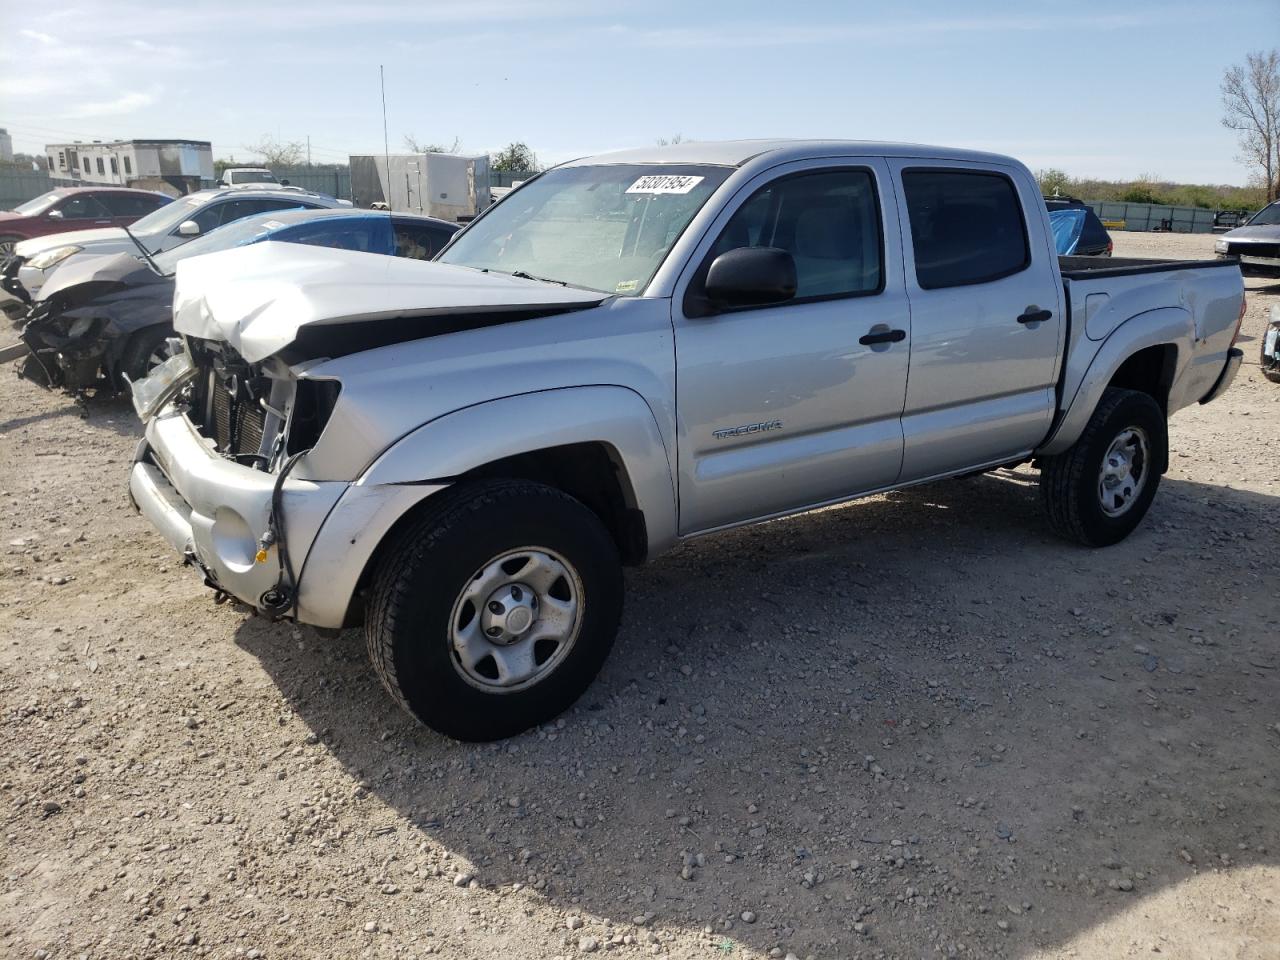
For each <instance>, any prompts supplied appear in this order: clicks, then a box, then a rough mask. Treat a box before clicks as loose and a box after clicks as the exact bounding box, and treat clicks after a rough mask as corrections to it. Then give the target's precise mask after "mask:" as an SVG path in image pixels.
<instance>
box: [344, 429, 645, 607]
mask: <svg viewBox="0 0 1280 960" xmlns="http://www.w3.org/2000/svg"><path fill="white" fill-rule="evenodd" d="M479 479H506V480H533V481H535V482H537V483H545V484H546V485H547V486H551V487H555V488H557V489H558V490H562V491H564V492H565V493H567V494H568V495H569V496H571V497H573V498H574V499H575V500H578V501H580V502H581V503H583V504H585V505H586V506H587V507H588V508H589V509H590V510H591V511H592V512H593V513H594V514H595V515H596V516H597V517H599V518H600V520H601V522H602V523H603V524H604V525H605V529H607V530H608V531H609V534H610V536H612V537H613V542H614V543H615V544H616V545H617V548H618V554H619V556H620V557H621V558H622V562H623V563H624V564H627V565H630V566H634V565H637V564H641V563H643V562H644V560H645V556H646V555H647V553H648V543H649V541H648V534H647V531H646V529H645V520H644V513H643V512H642V511H641V510H640V509H639V508H638V507H637V505H636V499H635V494H634V492H633V491H632V489H631V483H630V481H629V479H628V478H627V474H626V470H625V468H624V467H623V465H622V460H621V458H620V457H619V456H618V453H617V451H616V450H614V449H613V447H611V446H609V445H608V444H605V443H598V442H593V443H571V444H566V445H564V446H558V447H547V448H545V449H542V450H532V451H529V452H528V453H520V454H516V455H515V456H512V457H504V458H503V459H501V460H494V461H493V462H491V463H486V464H484V465H482V466H479V467H475V468H474V469H471V470H468V471H467V472H466V473H464V474H461V475H460V476H457V477H455V478H454V482H455V483H458V484H462V483H466V482H467V481H469V480H479ZM439 495H440V494H437V495H436V496H439ZM432 499H434V498H433V497H428V498H427V499H426V500H423V501H422V502H421V503H419V504H418V505H417V506H415V507H414V508H413V509H412V510H408V511H406V512H405V514H404V516H402V517H400V518H399V519H398V520H397V521H396V522H395V524H393V525H392V527H391V529H389V530H388V531H387V533H386V535H385V536H384V537H383V538H382V541H381V542H380V543H379V544H378V546H377V548H376V549H375V550H374V551H373V553H372V554H371V555H370V556H369V559H368V561H367V562H366V563H365V567H364V571H363V572H362V573H361V575H360V580H359V582H358V583H357V584H356V590H355V594H354V595H353V597H352V599H351V606H350V607H349V609H348V610H347V617H346V624H345V625H346V626H355V625H356V624H358V623H359V622H360V619H361V614H362V608H363V604H364V594H365V592H366V589H367V587H368V585H369V581H370V579H371V578H372V576H373V572H374V570H376V569H377V566H378V561H379V560H380V558H381V556H382V553H383V551H384V550H385V549H386V548H387V547H388V545H389V544H392V543H394V542H395V541H396V539H397V537H398V536H399V535H400V533H401V531H402V530H404V529H405V528H406V527H408V526H409V525H410V524H411V523H412V522H413V520H414V518H415V517H416V516H417V514H418V511H420V510H423V509H426V508H427V507H428V505H429V504H430V502H431V500H432Z"/></svg>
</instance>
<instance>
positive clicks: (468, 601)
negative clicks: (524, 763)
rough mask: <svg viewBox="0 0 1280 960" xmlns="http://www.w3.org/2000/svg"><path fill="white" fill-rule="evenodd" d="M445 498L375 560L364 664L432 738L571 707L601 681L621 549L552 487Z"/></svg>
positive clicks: (491, 484) (531, 720)
mask: <svg viewBox="0 0 1280 960" xmlns="http://www.w3.org/2000/svg"><path fill="white" fill-rule="evenodd" d="M439 496H440V498H441V499H440V502H439V503H437V504H434V505H432V506H430V507H429V508H428V509H427V511H426V512H425V513H424V514H423V515H422V516H421V517H419V518H418V519H417V521H416V522H414V523H413V524H412V525H411V527H410V528H409V529H407V530H406V531H405V532H404V533H402V534H401V535H400V536H399V537H398V538H397V540H396V541H395V542H394V543H393V544H392V545H391V547H390V549H389V550H388V551H387V553H386V554H385V555H384V556H383V557H382V559H381V560H380V562H379V564H378V567H377V570H376V573H375V575H374V581H373V590H372V594H371V597H370V603H369V608H368V610H367V614H366V618H365V639H366V642H367V644H368V647H369V656H370V659H371V660H372V661H373V665H374V668H375V669H376V670H377V672H378V675H379V677H380V678H381V679H382V682H383V683H384V684H385V685H386V687H387V689H388V690H389V691H390V692H391V694H392V695H393V696H394V697H395V698H396V700H397V701H398V702H399V703H400V705H401V706H403V707H404V708H405V709H406V710H408V711H409V712H410V713H411V714H413V715H414V716H415V717H417V718H418V719H419V720H421V721H422V722H423V723H425V724H426V725H427V726H429V727H431V728H432V729H434V730H437V731H439V732H440V733H443V734H445V735H446V736H450V737H454V738H456V739H459V740H497V739H500V738H502V737H509V736H512V735H514V734H517V733H520V732H521V731H523V730H526V729H528V728H529V727H532V726H535V725H536V724H539V723H543V722H544V721H546V720H550V719H551V718H552V717H554V716H556V715H557V714H559V713H560V712H562V711H563V710H565V709H566V708H567V707H569V706H570V705H571V704H572V703H573V702H574V701H575V700H577V699H578V697H579V696H581V695H582V692H583V691H584V690H586V688H587V687H588V686H589V685H590V684H591V681H592V680H593V679H594V678H595V675H596V673H597V672H599V670H600V667H601V665H602V664H603V663H604V660H605V657H606V656H607V655H608V653H609V650H610V649H611V647H612V646H613V641H614V637H615V635H616V633H617V630H618V621H619V618H620V616H621V611H622V567H621V563H620V561H619V559H618V551H617V548H616V547H615V545H614V543H613V540H612V539H611V537H610V536H609V533H608V531H607V530H606V529H605V528H604V525H603V524H602V523H601V522H600V520H599V518H598V517H596V515H595V514H594V513H592V512H591V511H590V510H589V509H587V507H585V506H583V505H582V504H581V503H579V502H578V501H577V500H574V499H573V498H572V497H569V496H567V495H566V494H564V493H561V492H560V491H559V490H556V489H554V488H552V487H547V486H544V485H542V484H537V483H530V482H526V481H514V480H495V481H485V482H482V483H475V484H470V485H467V486H464V487H459V488H457V489H456V490H452V491H448V492H446V493H444V494H440V495H439Z"/></svg>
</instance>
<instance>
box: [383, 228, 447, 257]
mask: <svg viewBox="0 0 1280 960" xmlns="http://www.w3.org/2000/svg"><path fill="white" fill-rule="evenodd" d="M393 229H394V230H395V251H394V252H395V255H396V256H397V257H408V258H409V259H411V260H430V259H431V258H432V257H434V256H435V255H436V254H437V253H439V252H440V251H441V250H442V249H444V245H445V244H446V243H448V242H449V238H450V237H452V236H453V235H454V233H456V232H457V231H454V230H449V229H448V228H446V227H438V226H435V225H434V224H427V223H415V222H413V221H412V220H401V219H398V218H397V219H396V220H394V222H393Z"/></svg>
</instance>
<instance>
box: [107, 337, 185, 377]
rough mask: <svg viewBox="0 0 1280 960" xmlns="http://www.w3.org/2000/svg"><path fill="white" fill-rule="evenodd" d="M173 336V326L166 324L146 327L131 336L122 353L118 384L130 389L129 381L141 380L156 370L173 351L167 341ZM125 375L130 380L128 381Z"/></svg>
mask: <svg viewBox="0 0 1280 960" xmlns="http://www.w3.org/2000/svg"><path fill="white" fill-rule="evenodd" d="M171 336H173V328H172V327H169V326H168V325H166V324H158V325H157V326H154V327H144V328H143V329H141V330H138V331H136V332H135V333H134V334H132V335H131V336H130V337H129V342H128V343H127V344H125V348H124V352H123V353H121V355H120V367H119V370H118V371H117V375H116V378H115V379H116V386H117V387H119V388H120V389H121V390H128V389H129V381H137V380H141V379H142V378H143V377H145V376H147V375H148V374H149V373H151V371H152V370H154V369H155V368H156V367H157V366H158V365H159V363H161V362H163V361H164V360H167V359H168V358H169V357H170V356H171V355H172V351H171V350H169V349H168V347H167V345H166V343H165V341H166V340H168V338H169V337H171ZM125 377H128V378H129V380H128V381H126V380H125Z"/></svg>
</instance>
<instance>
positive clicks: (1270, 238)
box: [1222, 224, 1280, 243]
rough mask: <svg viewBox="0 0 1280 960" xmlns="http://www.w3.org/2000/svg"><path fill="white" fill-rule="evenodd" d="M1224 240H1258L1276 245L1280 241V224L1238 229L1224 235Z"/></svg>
mask: <svg viewBox="0 0 1280 960" xmlns="http://www.w3.org/2000/svg"><path fill="white" fill-rule="evenodd" d="M1222 239H1223V240H1231V241H1239V240H1244V241H1249V240H1258V241H1260V242H1264V243H1275V242H1276V241H1277V240H1280V224H1273V225H1271V226H1257V227H1236V228H1235V229H1234V230H1228V231H1227V232H1226V233H1224V234H1223V235H1222Z"/></svg>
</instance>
